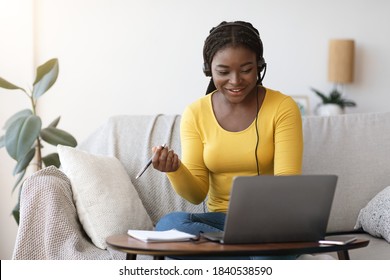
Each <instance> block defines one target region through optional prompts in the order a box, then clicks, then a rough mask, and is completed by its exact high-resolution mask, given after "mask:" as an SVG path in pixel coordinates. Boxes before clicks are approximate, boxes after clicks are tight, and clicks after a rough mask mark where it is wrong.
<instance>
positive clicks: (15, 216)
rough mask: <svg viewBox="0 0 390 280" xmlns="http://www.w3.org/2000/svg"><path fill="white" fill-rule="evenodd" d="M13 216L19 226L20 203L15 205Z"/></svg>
mask: <svg viewBox="0 0 390 280" xmlns="http://www.w3.org/2000/svg"><path fill="white" fill-rule="evenodd" d="M12 216H13V217H14V220H15V222H16V223H17V224H18V225H19V221H20V202H18V203H17V204H16V205H15V208H14V209H13V210H12Z"/></svg>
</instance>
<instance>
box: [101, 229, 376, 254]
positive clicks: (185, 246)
mask: <svg viewBox="0 0 390 280" xmlns="http://www.w3.org/2000/svg"><path fill="white" fill-rule="evenodd" d="M106 242H107V244H108V245H109V246H110V247H112V248H113V249H115V250H118V251H123V252H126V259H127V260H135V259H136V258H137V254H139V255H152V256H153V257H154V259H156V260H161V259H164V257H166V256H198V257H199V256H205V257H207V256H278V255H303V254H315V253H329V252H337V255H338V257H339V259H340V260H349V259H350V258H349V253H348V251H349V250H352V249H357V248H362V247H366V246H367V245H368V243H369V240H365V239H357V240H355V241H354V242H351V243H349V244H346V245H322V244H319V243H317V242H291V243H265V244H229V245H224V244H220V243H217V242H210V241H207V240H206V239H200V240H198V241H187V242H159V243H145V242H142V241H139V240H137V239H134V238H132V237H130V236H129V235H127V234H119V235H113V236H110V237H108V238H107V240H106Z"/></svg>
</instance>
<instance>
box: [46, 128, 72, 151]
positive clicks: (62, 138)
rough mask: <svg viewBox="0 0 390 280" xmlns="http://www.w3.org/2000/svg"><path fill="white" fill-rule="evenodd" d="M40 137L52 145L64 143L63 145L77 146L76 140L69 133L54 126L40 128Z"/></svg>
mask: <svg viewBox="0 0 390 280" xmlns="http://www.w3.org/2000/svg"><path fill="white" fill-rule="evenodd" d="M41 137H42V140H43V141H45V142H47V143H49V144H52V145H54V146H57V145H64V146H71V147H76V146H77V141H76V139H75V138H74V137H73V136H72V135H71V134H69V133H68V132H66V131H64V130H61V129H58V128H55V127H46V128H44V129H42V131H41Z"/></svg>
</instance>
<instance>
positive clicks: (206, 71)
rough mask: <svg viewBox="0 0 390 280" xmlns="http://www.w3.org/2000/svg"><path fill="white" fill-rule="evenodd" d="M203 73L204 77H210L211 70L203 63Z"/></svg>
mask: <svg viewBox="0 0 390 280" xmlns="http://www.w3.org/2000/svg"><path fill="white" fill-rule="evenodd" d="M203 73H204V74H205V75H206V77H211V69H210V66H209V64H208V63H203Z"/></svg>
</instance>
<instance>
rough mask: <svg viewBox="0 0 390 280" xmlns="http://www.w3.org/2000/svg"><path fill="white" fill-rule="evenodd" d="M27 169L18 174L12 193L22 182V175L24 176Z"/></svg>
mask: <svg viewBox="0 0 390 280" xmlns="http://www.w3.org/2000/svg"><path fill="white" fill-rule="evenodd" d="M26 172H27V169H25V170H24V171H23V172H22V173H20V174H19V176H18V178H17V179H16V181H15V184H14V187H13V188H12V193H14V191H15V190H16V188H17V187H18V185H19V184H20V182H21V181H22V180H23V178H24V175H26Z"/></svg>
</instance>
